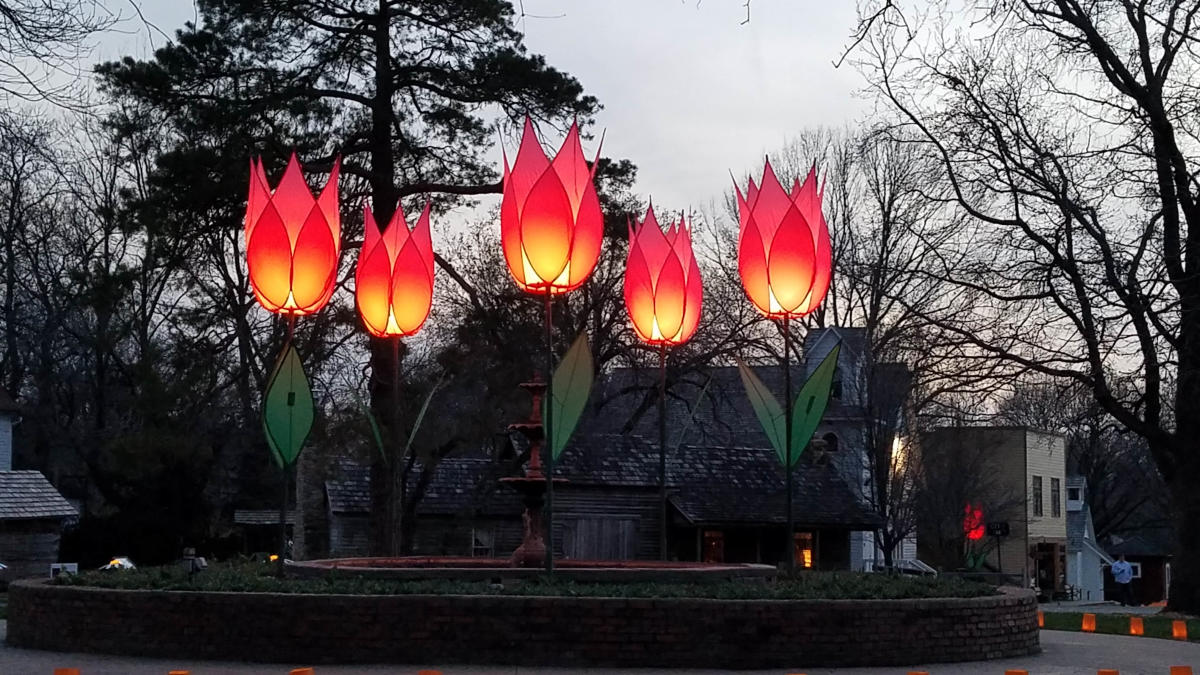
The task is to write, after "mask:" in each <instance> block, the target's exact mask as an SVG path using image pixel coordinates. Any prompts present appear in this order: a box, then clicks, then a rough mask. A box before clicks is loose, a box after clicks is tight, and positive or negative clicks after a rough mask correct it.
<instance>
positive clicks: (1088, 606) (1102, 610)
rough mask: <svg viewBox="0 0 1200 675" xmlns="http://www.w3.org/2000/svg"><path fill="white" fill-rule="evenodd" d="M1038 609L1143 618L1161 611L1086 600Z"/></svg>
mask: <svg viewBox="0 0 1200 675" xmlns="http://www.w3.org/2000/svg"><path fill="white" fill-rule="evenodd" d="M1038 609H1040V610H1042V611H1043V612H1090V613H1092V614H1140V615H1143V616H1149V615H1150V614H1158V613H1159V612H1161V611H1163V608H1162V607H1154V606H1153V605H1142V606H1139V607H1125V606H1124V605H1122V604H1121V603H1119V602H1092V601H1088V600H1074V601H1067V602H1043V603H1042V604H1040V605H1038Z"/></svg>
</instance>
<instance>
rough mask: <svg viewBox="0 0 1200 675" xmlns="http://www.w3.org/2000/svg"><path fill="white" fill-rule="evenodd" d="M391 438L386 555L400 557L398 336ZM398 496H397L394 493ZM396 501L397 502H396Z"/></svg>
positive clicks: (394, 350) (394, 344)
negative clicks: (391, 452) (392, 444)
mask: <svg viewBox="0 0 1200 675" xmlns="http://www.w3.org/2000/svg"><path fill="white" fill-rule="evenodd" d="M392 437H393V438H394V439H395V443H396V451H395V452H394V453H393V455H392V461H391V462H390V463H389V465H388V473H390V474H391V476H390V477H389V478H390V481H389V482H390V483H391V490H389V491H388V507H389V508H387V509H386V511H390V512H391V516H392V517H391V518H389V519H388V520H389V521H390V522H389V523H388V527H390V528H395V529H394V530H393V531H392V532H390V533H389V536H388V537H387V540H388V549H389V550H388V553H389V554H392V555H400V554H401V553H403V551H404V493H405V488H406V487H407V486H406V485H405V484H404V462H405V461H407V459H408V458H407V457H405V456H404V455H405V453H404V441H403V434H401V433H400V336H396V337H395V338H393V339H392ZM397 492H399V493H400V494H399V495H397V494H396V493H397ZM397 499H398V500H399V502H397Z"/></svg>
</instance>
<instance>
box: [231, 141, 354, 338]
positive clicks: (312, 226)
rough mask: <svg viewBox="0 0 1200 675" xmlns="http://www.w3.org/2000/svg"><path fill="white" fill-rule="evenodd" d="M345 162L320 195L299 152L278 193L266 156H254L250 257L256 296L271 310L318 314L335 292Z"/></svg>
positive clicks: (248, 220)
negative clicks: (340, 184)
mask: <svg viewBox="0 0 1200 675" xmlns="http://www.w3.org/2000/svg"><path fill="white" fill-rule="evenodd" d="M339 167H340V160H339V161H335V162H334V164H333V171H331V172H330V174H329V181H328V182H327V183H326V184H325V188H324V190H322V191H321V196H320V197H318V198H316V199H314V198H313V196H312V192H310V191H309V189H308V185H307V184H306V183H305V182H304V176H303V175H302V174H301V171H300V163H299V162H298V161H296V155H295V154H293V155H292V157H291V159H290V160H288V165H287V169H286V170H285V171H284V172H283V178H281V179H280V180H279V185H278V186H277V187H276V188H275V190H274V191H273V192H272V191H271V187H270V184H269V183H268V182H267V173H266V170H265V169H264V168H263V163H262V160H257V161H256V160H253V159H252V160H250V197H249V199H248V201H247V205H246V223H245V225H246V262H247V265H248V267H249V269H250V286H251V288H253V289H254V297H255V298H257V299H258V302H259V304H261V305H262V306H263V307H265V308H266V309H267V310H268V311H271V312H276V313H278V314H290V315H293V316H301V315H304V314H312V313H314V312H316V311H318V310H320V309H321V308H322V307H324V306H325V303H326V302H328V301H329V297H330V296H331V295H333V287H334V284H335V282H336V281H337V269H338V255H339V254H340V253H341V246H342V234H341V233H342V229H341V216H340V214H339V213H338V188H337V183H338V170H339Z"/></svg>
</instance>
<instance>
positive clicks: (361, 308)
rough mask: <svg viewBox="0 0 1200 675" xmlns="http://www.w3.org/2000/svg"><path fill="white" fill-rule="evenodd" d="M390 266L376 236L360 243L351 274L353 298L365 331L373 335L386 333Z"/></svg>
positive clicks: (380, 335) (380, 242)
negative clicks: (367, 241) (359, 249)
mask: <svg viewBox="0 0 1200 675" xmlns="http://www.w3.org/2000/svg"><path fill="white" fill-rule="evenodd" d="M391 275H392V267H391V262H390V260H389V257H388V252H387V247H386V246H385V245H384V244H383V242H382V240H380V239H379V238H378V237H377V238H376V240H375V244H374V245H373V246H371V247H367V246H365V245H364V246H363V248H362V250H361V251H360V252H359V254H358V269H357V270H356V271H355V274H354V298H355V300H356V301H357V303H358V314H359V316H361V317H362V319H363V324H364V325H366V327H367V331H368V332H369V333H371V335H374V336H376V337H386V336H387V326H388V316H389V314H388V312H389V309H390V306H389V300H390V295H391V288H392V284H391Z"/></svg>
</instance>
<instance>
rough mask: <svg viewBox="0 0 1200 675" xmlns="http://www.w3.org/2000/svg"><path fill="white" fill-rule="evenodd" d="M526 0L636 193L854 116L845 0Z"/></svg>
mask: <svg viewBox="0 0 1200 675" xmlns="http://www.w3.org/2000/svg"><path fill="white" fill-rule="evenodd" d="M132 1H139V2H140V6H141V9H142V12H143V14H144V15H145V17H146V19H147V20H148V21H149V22H150V23H152V24H153V25H155V26H157V27H158V28H159V29H161V30H162V31H164V32H165V33H166V34H167V35H171V36H173V35H174V33H175V30H176V29H178V28H180V27H182V26H183V24H184V22H185V21H191V20H193V19H194V17H195V11H194V9H193V4H192V2H191V1H190V0H112V4H111V6H113V7H114V8H117V9H119V10H121V11H122V13H124V14H126V15H129V14H131V10H130V9H129V7H130V5H128V4H127V3H128V2H132ZM523 2H524V11H525V13H526V14H527V16H526V18H525V19H523V20H521V21H520V22H519V27H521V28H522V29H523V31H524V33H525V36H526V44H527V46H528V47H529V49H530V51H532V52H536V53H541V54H544V55H545V56H546V60H547V62H548V63H549V64H551V65H553V66H555V67H556V68H560V69H562V70H565V71H566V72H569V73H571V74H572V75H574V76H575V77H577V78H578V79H579V80H580V82H582V84H583V86H584V89H585V91H587V92H588V93H590V94H592V95H594V96H596V97H597V98H599V99H600V102H601V103H602V104H603V105H604V110H603V111H602V112H601V113H600V115H599V116H598V119H597V121H598V122H599V126H600V127H601V128H603V129H604V130H605V131H606V136H605V141H604V154H605V155H607V156H610V157H626V158H629V159H631V160H633V162H634V163H635V164H637V165H638V169H639V172H638V191H639V193H641V194H643V195H650V196H653V197H654V200H655V203H657V204H662V205H664V206H667V207H669V208H672V209H683V208H686V207H689V206H691V207H699V206H701V205H702V204H704V203H706V202H707V201H708V200H709V199H711V198H713V197H717V196H719V195H720V194H721V193H722V192H723V191H724V190H726V189H728V187H729V172H730V171H733V172H734V173H735V174H741V173H742V172H743V171H746V170H750V169H753V170H754V171H755V172H756V173H757V172H758V171H759V170H761V161H762V155H763V153H764V152H765V151H770V150H772V149H774V148H777V147H778V146H780V145H781V144H782V143H783V142H784V141H785V139H786V138H788V137H789V136H791V135H793V134H795V133H796V132H797V131H798V130H800V129H802V128H804V127H808V126H816V125H835V126H836V125H841V124H844V123H852V122H853V121H854V120H855V119H857V118H859V117H860V116H861V115H862V114H863V113H864V112H865V110H866V107H867V106H866V104H865V102H864V101H862V100H860V99H859V98H857V97H856V92H857V91H858V90H859V89H861V88H862V86H863V82H862V79H861V77H860V76H859V74H858V73H857V72H856V71H855V70H854V69H853V68H851V67H850V66H843V67H842V68H834V67H833V65H832V64H833V61H834V60H835V59H836V58H837V57H838V55H839V54H841V50H842V49H843V48H844V46H845V44H846V42H847V36H848V35H849V33H850V31H851V30H852V29H853V28H854V21H855V8H854V4H855V3H853V2H851V1H850V0H753V4H752V6H751V11H752V14H751V17H750V19H751V20H750V22H749V23H747V24H742V22H743V21H744V20H745V18H746V9H745V7H744V2H743V0H701V1H700V2H699V3H697V0H684V1H682V2H681V1H680V0H523ZM514 5H518V6H519V4H518V3H517V2H515V0H514ZM518 11H520V10H518ZM536 17H554V18H536ZM164 40H165V38H164V37H163V36H162V35H159V34H155V33H153V32H149V33H148V32H147V31H146V30H141V31H135V32H132V33H130V34H114V35H109V36H106V37H105V38H104V39H103V41H102V42H101V44H100V46H99V49H98V50H97V54H96V56H97V59H96V60H104V59H111V58H117V57H119V56H124V55H129V54H133V55H136V56H140V57H146V56H149V54H150V53H151V51H152V48H153V46H158V45H161V44H162V43H163V41H164ZM558 140H559V139H550V142H551V143H553V144H555V145H556V144H557V142H558ZM594 147H595V146H594V145H590V144H588V145H586V146H585V151H587V152H589V153H590V152H592V151H594Z"/></svg>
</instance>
